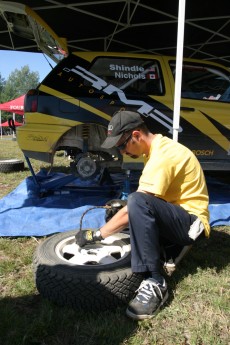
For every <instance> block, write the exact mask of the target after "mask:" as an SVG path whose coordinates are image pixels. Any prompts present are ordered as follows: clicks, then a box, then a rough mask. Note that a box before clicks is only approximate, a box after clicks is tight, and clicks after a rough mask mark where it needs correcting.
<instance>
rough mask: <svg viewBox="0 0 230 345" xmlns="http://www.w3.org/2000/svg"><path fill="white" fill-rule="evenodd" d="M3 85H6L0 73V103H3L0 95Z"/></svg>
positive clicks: (0, 94)
mask: <svg viewBox="0 0 230 345" xmlns="http://www.w3.org/2000/svg"><path fill="white" fill-rule="evenodd" d="M5 84H6V82H5V79H4V78H2V75H1V73H0V103H2V102H3V101H2V93H3V89H4V87H5Z"/></svg>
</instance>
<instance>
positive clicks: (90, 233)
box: [75, 229, 103, 247]
mask: <svg viewBox="0 0 230 345" xmlns="http://www.w3.org/2000/svg"><path fill="white" fill-rule="evenodd" d="M75 239H76V244H78V245H79V246H80V247H84V246H85V245H86V244H90V243H95V242H98V241H101V240H103V237H102V236H101V232H100V229H96V230H90V229H86V230H80V231H79V232H78V233H77V234H76V236H75Z"/></svg>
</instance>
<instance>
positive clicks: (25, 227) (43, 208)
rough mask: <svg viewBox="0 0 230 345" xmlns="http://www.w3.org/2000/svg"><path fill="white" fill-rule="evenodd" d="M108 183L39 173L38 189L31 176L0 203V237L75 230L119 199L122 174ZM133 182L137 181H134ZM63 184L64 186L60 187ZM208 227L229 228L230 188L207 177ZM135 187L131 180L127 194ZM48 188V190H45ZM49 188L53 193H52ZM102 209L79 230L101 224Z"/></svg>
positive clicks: (122, 180)
mask: <svg viewBox="0 0 230 345" xmlns="http://www.w3.org/2000/svg"><path fill="white" fill-rule="evenodd" d="M111 176H112V181H108V182H105V183H101V181H100V182H99V181H98V180H96V179H95V180H91V181H90V182H89V181H88V182H87V181H83V180H80V179H77V178H75V177H73V176H72V175H71V176H70V175H67V176H66V175H64V174H57V173H56V174H51V175H46V174H43V173H42V172H41V173H40V174H38V175H37V178H38V181H39V185H40V186H39V187H38V185H36V184H35V183H34V180H33V178H32V177H28V178H26V179H25V180H24V181H23V182H22V183H21V184H19V186H18V187H17V188H16V189H15V190H13V191H12V192H11V193H9V194H8V195H7V196H5V197H4V198H2V199H1V200H0V236H16V237H17V236H45V235H49V234H53V233H56V232H64V231H68V230H72V229H78V228H79V226H80V221H81V218H82V215H83V213H84V212H85V211H86V210H88V209H89V208H91V207H92V206H103V205H105V203H106V201H108V200H110V199H114V198H119V197H121V192H122V190H123V185H124V175H119V174H115V175H111ZM136 181H137V180H136ZM63 183H67V184H65V185H64V186H61V187H60V185H62V184H63ZM207 185H208V189H209V195H210V205H209V210H210V224H211V226H217V225H230V186H229V184H228V183H223V182H222V181H219V180H217V179H215V178H208V179H207ZM136 186H137V184H136V182H135V179H134V180H133V181H132V179H131V191H132V189H133V190H135V188H136ZM49 188H51V189H49ZM52 188H53V190H52ZM104 215H105V210H104V209H103V208H95V209H93V210H90V211H89V212H87V213H86V214H85V215H84V217H83V221H82V228H97V227H100V226H102V225H103V224H104Z"/></svg>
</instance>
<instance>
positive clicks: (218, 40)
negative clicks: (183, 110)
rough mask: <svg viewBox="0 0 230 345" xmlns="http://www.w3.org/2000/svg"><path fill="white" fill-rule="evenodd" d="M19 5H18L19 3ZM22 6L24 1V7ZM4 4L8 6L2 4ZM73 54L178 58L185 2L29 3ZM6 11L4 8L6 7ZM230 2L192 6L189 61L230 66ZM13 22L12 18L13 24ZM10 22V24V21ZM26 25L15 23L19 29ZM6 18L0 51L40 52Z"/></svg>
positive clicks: (83, 0) (186, 43)
mask: <svg viewBox="0 0 230 345" xmlns="http://www.w3.org/2000/svg"><path fill="white" fill-rule="evenodd" d="M16 1H17V0H16ZM18 2H19V1H18ZM0 3H1V4H2V3H4V1H1V2H0ZM21 3H23V4H25V5H27V6H29V7H31V8H32V9H33V10H34V11H35V12H36V13H37V14H38V15H39V16H40V17H41V18H42V19H43V20H44V21H45V22H46V23H47V24H48V25H49V26H50V27H51V28H52V29H53V30H54V32H55V33H56V34H57V35H58V36H59V37H64V38H66V39H67V45H68V48H69V50H70V51H88V50H89V51H110V52H122V51H125V52H130V53H131V52H136V53H137V52H139V53H152V54H157V55H158V54H161V55H162V54H163V55H173V56H174V55H176V47H177V20H178V5H179V0H175V1H168V0H161V1H149V0H104V1H87V0H79V1H76V0H69V1H68V2H66V1H63V0H59V1H48V0H46V1H44V0H36V1H34V0H23V1H22V2H21ZM0 6H1V5H0ZM229 16H230V6H229V1H228V0H222V1H219V2H216V1H209V2H204V5H203V6H202V5H201V2H200V1H199V0H190V1H187V2H186V13H185V40H184V57H188V58H198V59H205V60H210V61H215V62H220V63H222V64H225V65H226V66H230V54H229V41H230V21H229ZM8 19H9V18H8ZM9 20H10V19H9ZM21 24H22V23H21V22H20V21H19V20H18V23H17V22H15V28H16V29H18V28H19V27H20V25H21ZM11 29H12V26H7V23H6V21H5V20H4V19H3V17H1V16H0V49H3V50H17V51H28V52H38V51H40V50H39V49H38V47H37V44H36V42H35V41H33V40H30V39H28V38H26V37H27V36H30V35H29V33H28V32H27V31H26V32H25V35H24V37H22V36H23V32H22V36H19V35H18V30H17V31H16V33H17V35H16V34H14V33H12V32H11Z"/></svg>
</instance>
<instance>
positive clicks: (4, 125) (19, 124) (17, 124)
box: [0, 121, 23, 127]
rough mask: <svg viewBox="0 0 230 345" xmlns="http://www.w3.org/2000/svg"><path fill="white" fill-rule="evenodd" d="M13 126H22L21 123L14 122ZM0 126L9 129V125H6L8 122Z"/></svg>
mask: <svg viewBox="0 0 230 345" xmlns="http://www.w3.org/2000/svg"><path fill="white" fill-rule="evenodd" d="M14 125H15V126H22V125H23V123H21V122H17V121H14ZM0 126H1V127H9V123H8V121H5V122H3V123H1V124H0Z"/></svg>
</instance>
